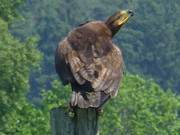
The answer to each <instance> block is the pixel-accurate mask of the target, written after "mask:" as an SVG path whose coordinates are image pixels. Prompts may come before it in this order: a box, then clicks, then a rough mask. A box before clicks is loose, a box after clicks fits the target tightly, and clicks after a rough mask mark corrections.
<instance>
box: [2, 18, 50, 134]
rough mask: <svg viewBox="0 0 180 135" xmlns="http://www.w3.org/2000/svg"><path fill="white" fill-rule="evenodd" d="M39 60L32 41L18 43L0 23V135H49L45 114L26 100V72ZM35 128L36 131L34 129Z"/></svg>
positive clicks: (27, 79)
mask: <svg viewBox="0 0 180 135" xmlns="http://www.w3.org/2000/svg"><path fill="white" fill-rule="evenodd" d="M40 59H41V54H40V52H39V51H38V50H37V49H36V39H35V38H30V39H28V40H27V41H26V42H24V43H22V42H20V41H19V40H17V39H15V38H14V37H13V36H12V35H11V34H10V33H9V32H8V24H7V23H6V22H5V21H3V20H2V19H0V63H1V66H0V73H1V76H0V108H1V109H0V123H1V124H0V134H1V135H12V134H13V135H14V134H16V135H33V134H36V135H42V134H49V129H48V127H49V125H48V123H46V121H48V117H45V115H48V112H47V111H46V112H47V113H43V109H41V110H40V109H38V108H35V107H34V106H33V105H32V104H30V103H29V102H28V101H27V99H26V94H27V92H28V90H29V87H30V85H29V75H30V71H31V70H32V69H34V68H38V66H39V64H38V62H39V61H40ZM34 126H36V127H34Z"/></svg>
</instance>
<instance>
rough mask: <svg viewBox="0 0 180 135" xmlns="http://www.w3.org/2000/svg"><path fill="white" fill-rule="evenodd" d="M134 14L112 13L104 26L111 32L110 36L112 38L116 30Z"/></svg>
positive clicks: (126, 12) (122, 11) (124, 11)
mask: <svg viewBox="0 0 180 135" xmlns="http://www.w3.org/2000/svg"><path fill="white" fill-rule="evenodd" d="M133 15H134V13H133V12H132V11H131V10H121V11H118V12H116V13H114V14H113V15H112V16H110V17H109V18H108V19H107V20H106V22H105V24H106V25H107V26H108V28H109V29H110V30H111V32H112V36H114V35H115V34H116V33H117V32H118V30H119V29H120V28H121V27H122V26H123V25H124V24H125V23H127V21H128V20H129V18H130V17H132V16H133Z"/></svg>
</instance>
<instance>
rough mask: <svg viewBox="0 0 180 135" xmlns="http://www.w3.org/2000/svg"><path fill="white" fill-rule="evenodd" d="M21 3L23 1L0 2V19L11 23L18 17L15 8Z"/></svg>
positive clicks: (4, 0) (6, 0) (0, 0)
mask: <svg viewBox="0 0 180 135" xmlns="http://www.w3.org/2000/svg"><path fill="white" fill-rule="evenodd" d="M23 2H24V0H0V17H1V18H2V19H4V20H5V21H7V22H12V21H13V20H14V18H17V17H19V15H18V14H17V7H19V5H21V4H22V3H23Z"/></svg>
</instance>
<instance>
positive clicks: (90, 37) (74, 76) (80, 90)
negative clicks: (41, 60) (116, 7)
mask: <svg viewBox="0 0 180 135" xmlns="http://www.w3.org/2000/svg"><path fill="white" fill-rule="evenodd" d="M131 16H133V12H132V11H131V10H121V11H118V12H116V13H114V14H113V15H112V16H110V17H109V18H108V19H107V20H106V21H90V22H86V23H83V24H81V25H79V26H78V27H77V28H75V29H73V30H72V31H71V32H70V33H69V34H68V35H67V37H65V38H64V39H63V40H62V41H61V42H60V43H59V45H58V47H57V49H56V53H55V69H56V72H57V74H58V75H59V77H60V79H61V81H62V83H63V85H67V84H71V88H72V96H71V101H70V105H71V106H72V107H75V106H77V107H79V108H89V107H93V108H100V107H101V106H102V105H103V104H104V103H105V102H106V101H107V100H108V99H110V98H111V97H114V96H116V95H117V93H118V89H119V86H120V82H121V79H122V75H123V57H122V53H121V50H120V49H119V48H118V47H117V46H116V45H115V44H114V43H113V41H112V38H113V36H114V35H115V34H116V33H117V32H118V30H119V29H120V28H121V27H122V26H123V25H124V24H125V23H126V22H127V21H128V20H129V18H130V17H131Z"/></svg>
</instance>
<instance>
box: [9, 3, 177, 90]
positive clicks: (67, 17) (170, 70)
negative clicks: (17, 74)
mask: <svg viewBox="0 0 180 135" xmlns="http://www.w3.org/2000/svg"><path fill="white" fill-rule="evenodd" d="M126 8H129V9H132V10H133V11H134V12H135V16H134V17H133V19H131V20H130V21H129V22H128V24H127V25H126V26H125V27H124V28H122V29H121V30H120V32H119V34H117V35H116V37H115V42H116V44H120V47H121V48H122V51H123V55H124V59H125V64H126V67H127V69H128V71H130V72H131V73H140V74H143V75H145V76H146V77H150V78H154V79H155V80H156V82H158V83H159V84H161V86H163V88H165V89H167V88H168V87H170V88H172V89H175V90H176V91H177V92H178V90H179V88H180V79H179V78H180V62H179V59H180V58H179V57H180V55H179V51H180V47H179V42H180V41H179V39H180V38H179V35H180V34H179V33H180V29H179V25H180V18H179V16H180V15H179V10H180V3H179V0H171V1H169V0H158V1H152V0H146V1H144V0H121V1H119V0H113V1H109V0H101V1H97V0H91V1H84V0H52V1H48V0H42V1H32V3H31V4H29V3H27V4H26V5H24V6H23V7H22V8H21V13H22V14H23V16H24V17H25V19H24V21H21V22H17V23H14V24H13V26H12V31H13V33H14V34H15V35H16V36H18V37H19V38H22V39H24V38H26V37H28V36H29V35H38V36H39V37H40V42H39V44H38V47H39V49H40V50H41V51H42V52H43V53H44V54H45V55H44V59H43V63H42V72H41V73H39V74H35V75H33V78H34V79H33V80H34V81H33V82H32V83H33V86H34V84H39V85H35V86H34V87H33V88H32V91H34V90H37V89H39V88H40V87H42V86H43V88H49V87H50V86H49V82H50V81H52V80H54V78H55V76H54V66H53V65H54V63H53V62H54V52H55V48H56V46H57V44H58V42H59V41H60V40H61V39H62V38H63V37H65V36H66V35H67V33H68V32H69V31H70V30H72V28H73V27H76V26H77V25H78V24H80V23H82V22H85V21H86V20H95V19H96V20H105V19H106V17H107V16H109V15H111V14H112V13H114V12H115V11H117V10H119V9H126ZM107 9H108V10H107ZM42 74H43V75H42ZM37 78H38V79H37ZM34 93H35V92H34Z"/></svg>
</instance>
